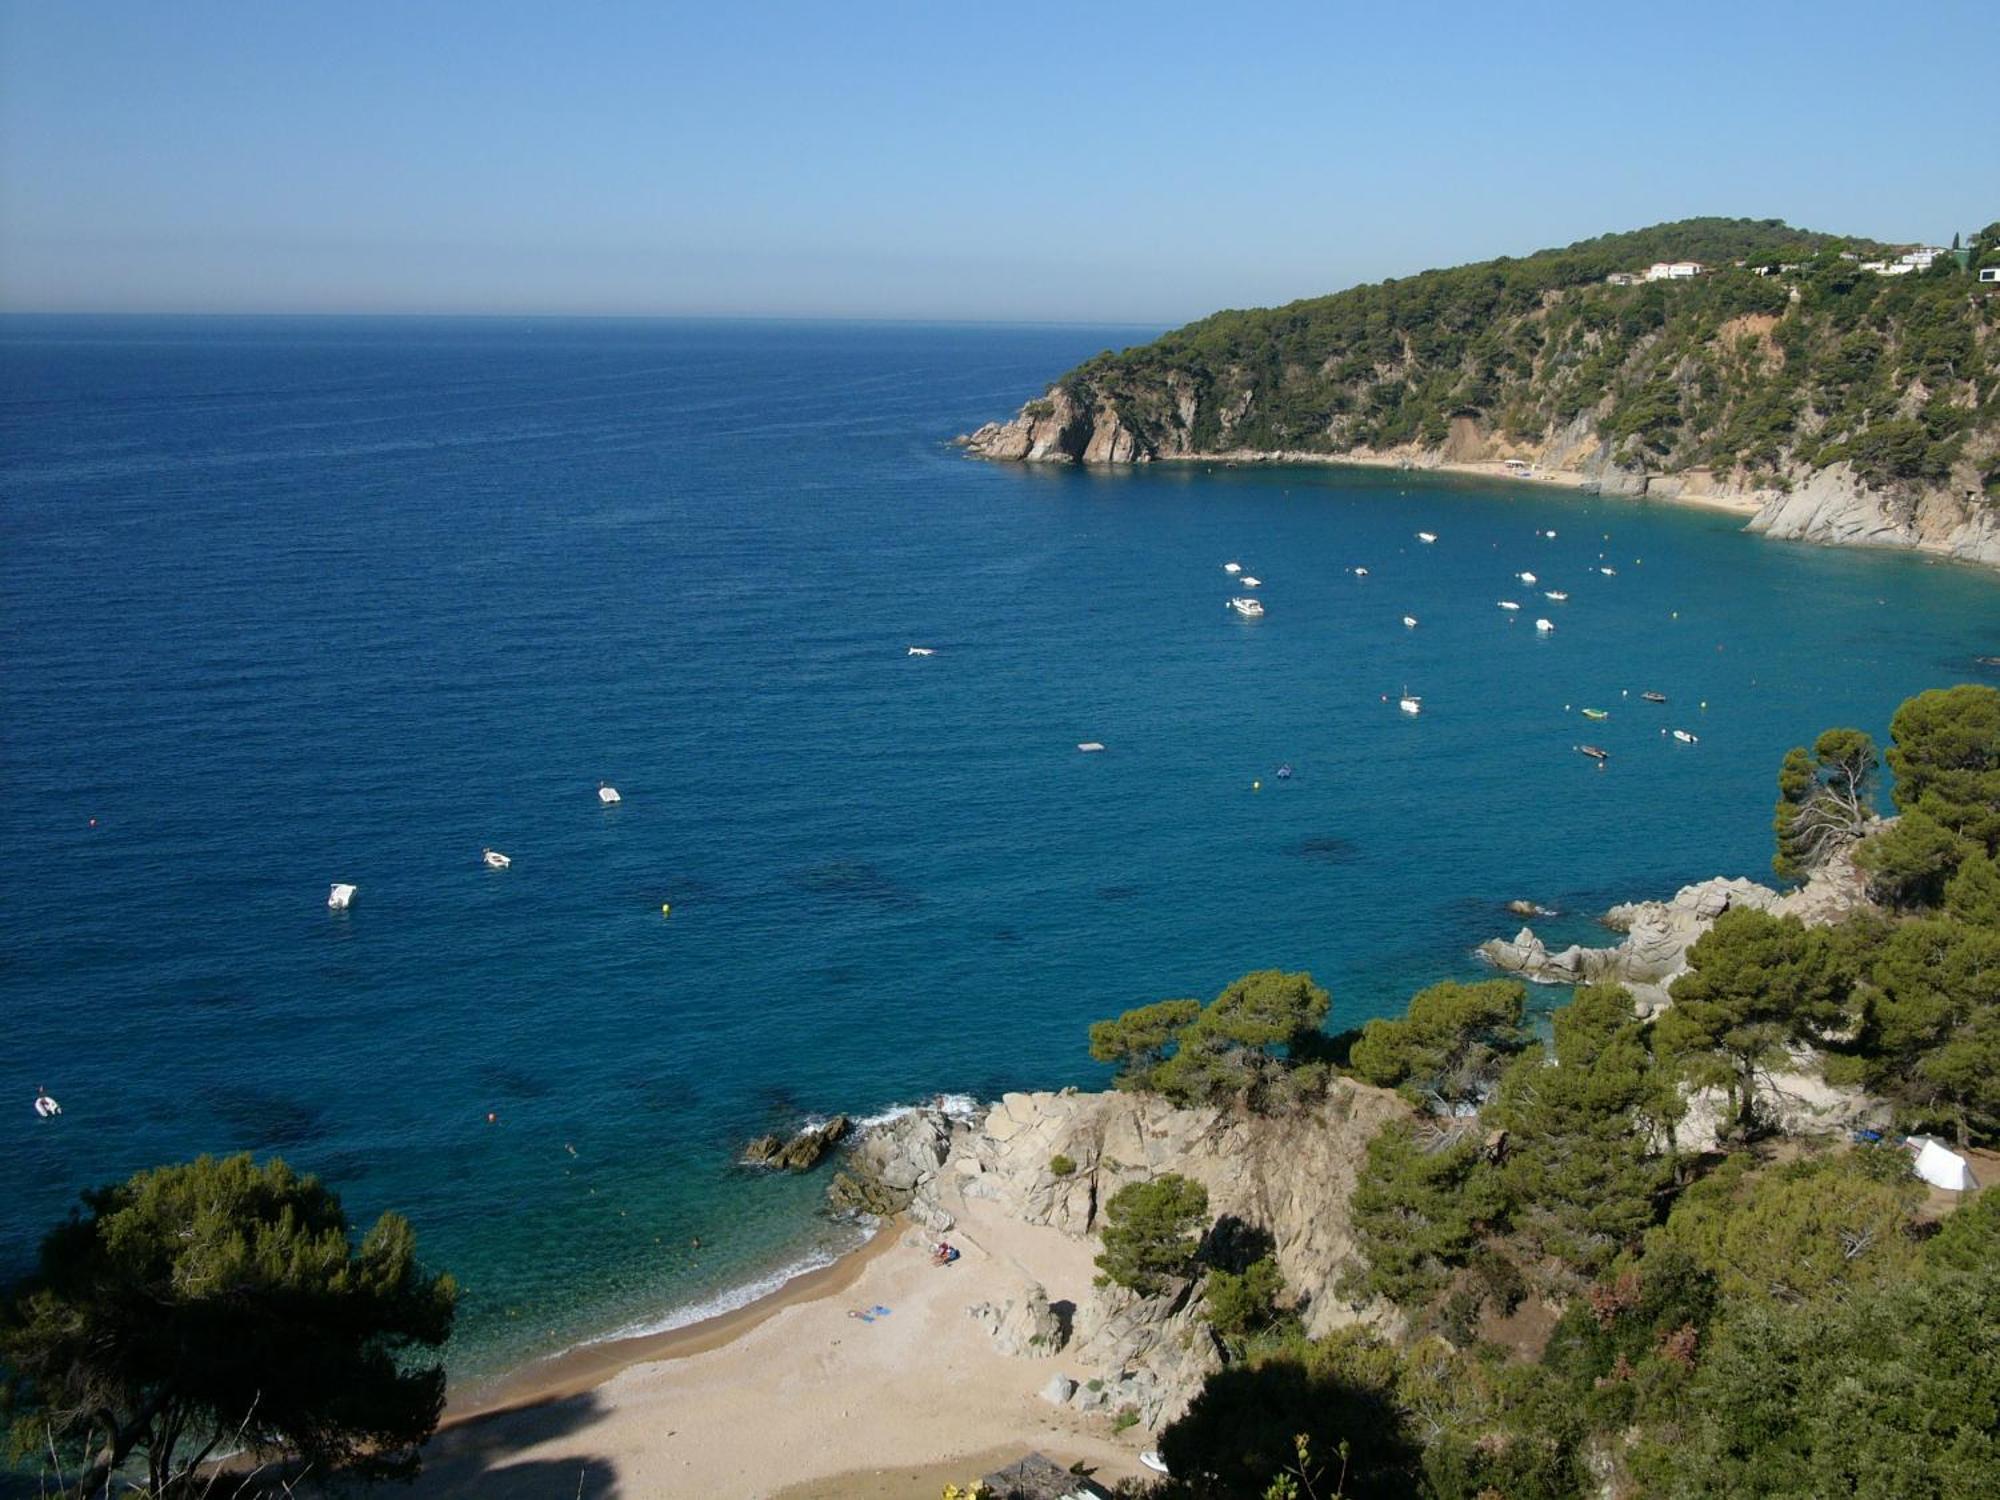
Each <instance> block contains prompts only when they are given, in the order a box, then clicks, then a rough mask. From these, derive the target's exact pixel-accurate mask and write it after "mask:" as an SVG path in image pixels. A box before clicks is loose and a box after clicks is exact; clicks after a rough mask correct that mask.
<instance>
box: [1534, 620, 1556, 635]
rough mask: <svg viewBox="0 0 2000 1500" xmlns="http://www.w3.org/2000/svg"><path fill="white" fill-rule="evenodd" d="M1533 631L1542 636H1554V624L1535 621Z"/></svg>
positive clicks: (1550, 621) (1551, 621)
mask: <svg viewBox="0 0 2000 1500" xmlns="http://www.w3.org/2000/svg"><path fill="white" fill-rule="evenodd" d="M1535 629H1536V630H1538V631H1540V632H1541V633H1542V634H1543V635H1554V634H1555V632H1556V627H1555V622H1554V621H1553V620H1537V621H1535Z"/></svg>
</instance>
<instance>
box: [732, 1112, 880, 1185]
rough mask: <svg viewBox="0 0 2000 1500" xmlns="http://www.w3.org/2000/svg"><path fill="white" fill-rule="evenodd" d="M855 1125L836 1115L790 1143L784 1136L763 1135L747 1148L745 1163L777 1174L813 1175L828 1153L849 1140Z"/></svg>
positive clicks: (745, 1149)
mask: <svg viewBox="0 0 2000 1500" xmlns="http://www.w3.org/2000/svg"><path fill="white" fill-rule="evenodd" d="M853 1124H854V1122H853V1121H851V1120H850V1119H848V1118H847V1116H846V1115H835V1116H834V1117H833V1118H832V1119H831V1120H828V1121H827V1122H826V1123H825V1124H823V1125H811V1126H808V1127H806V1128H805V1129H804V1130H801V1131H800V1132H799V1133H798V1134H797V1135H794V1136H793V1137H792V1138H791V1139H790V1140H787V1139H785V1137H783V1136H781V1135H760V1136H758V1137H757V1139H756V1140H754V1141H752V1142H751V1143H750V1144H749V1145H747V1146H745V1147H744V1148H743V1162H744V1164H745V1165H746V1166H752V1167H769V1168H770V1169H771V1170H772V1171H774V1172H810V1171H811V1170H812V1169H813V1168H814V1167H816V1166H818V1165H819V1164H820V1162H821V1160H822V1159H823V1158H824V1157H825V1156H826V1154H827V1152H829V1151H831V1150H832V1149H833V1148H834V1147H835V1146H837V1145H839V1144H840V1143H841V1142H842V1141H844V1140H846V1139H847V1133H848V1131H849V1130H851V1129H852V1128H853Z"/></svg>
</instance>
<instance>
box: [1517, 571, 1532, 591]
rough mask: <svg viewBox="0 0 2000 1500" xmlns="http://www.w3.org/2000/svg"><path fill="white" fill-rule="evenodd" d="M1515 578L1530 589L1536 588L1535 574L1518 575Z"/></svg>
mask: <svg viewBox="0 0 2000 1500" xmlns="http://www.w3.org/2000/svg"><path fill="white" fill-rule="evenodd" d="M1515 576H1516V577H1517V578H1519V579H1520V580H1521V582H1523V583H1525V584H1527V585H1528V586H1529V587H1530V588H1532V587H1533V586H1534V583H1535V575H1534V574H1533V573H1517V574H1516V575H1515Z"/></svg>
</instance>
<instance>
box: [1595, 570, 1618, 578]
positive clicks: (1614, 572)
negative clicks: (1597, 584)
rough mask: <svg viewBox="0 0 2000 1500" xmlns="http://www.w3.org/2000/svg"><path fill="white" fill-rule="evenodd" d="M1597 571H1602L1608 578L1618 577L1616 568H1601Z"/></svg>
mask: <svg viewBox="0 0 2000 1500" xmlns="http://www.w3.org/2000/svg"><path fill="white" fill-rule="evenodd" d="M1597 571H1598V572H1600V573H1602V574H1603V575H1604V576H1605V577H1606V578H1616V577H1617V576H1618V570H1617V569H1616V568H1599V569H1598V570H1597Z"/></svg>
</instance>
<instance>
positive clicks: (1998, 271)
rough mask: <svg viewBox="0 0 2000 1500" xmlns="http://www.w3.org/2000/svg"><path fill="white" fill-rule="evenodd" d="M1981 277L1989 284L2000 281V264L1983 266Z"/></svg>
mask: <svg viewBox="0 0 2000 1500" xmlns="http://www.w3.org/2000/svg"><path fill="white" fill-rule="evenodd" d="M1979 279H1980V280H1981V281H1983V282H1985V283H1986V284H1987V285H1988V286H1991V285H1992V284H1993V283H1995V282H2000V266H1985V267H1983V268H1981V270H1980V272H1979Z"/></svg>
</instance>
